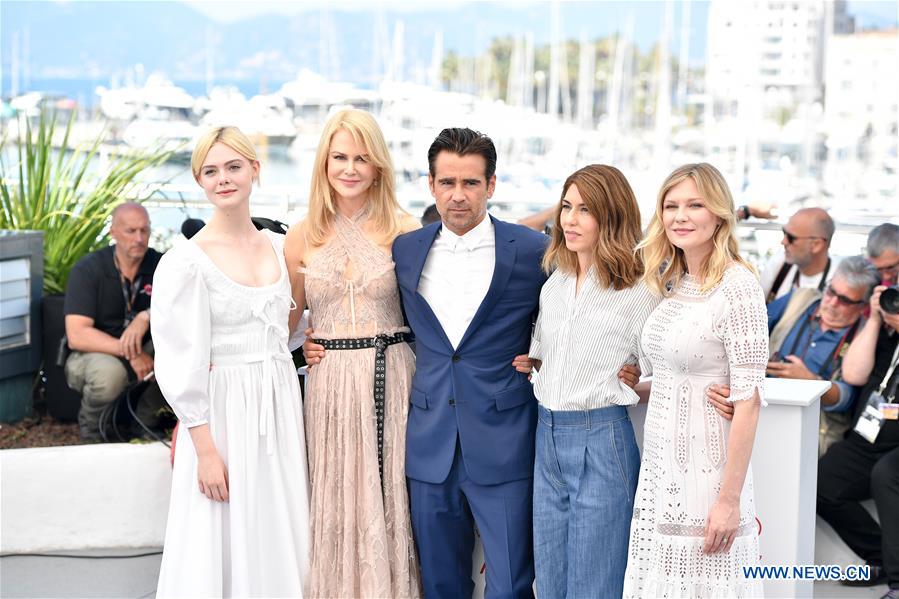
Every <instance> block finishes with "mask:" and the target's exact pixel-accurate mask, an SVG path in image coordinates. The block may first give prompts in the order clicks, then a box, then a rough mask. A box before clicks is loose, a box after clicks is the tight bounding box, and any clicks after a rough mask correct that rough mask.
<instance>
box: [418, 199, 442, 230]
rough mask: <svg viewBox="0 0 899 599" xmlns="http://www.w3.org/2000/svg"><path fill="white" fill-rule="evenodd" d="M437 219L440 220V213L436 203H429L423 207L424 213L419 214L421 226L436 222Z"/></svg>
mask: <svg viewBox="0 0 899 599" xmlns="http://www.w3.org/2000/svg"><path fill="white" fill-rule="evenodd" d="M438 220H440V213H439V212H437V204H431V205H430V206H428V207H427V208H425V211H424V213H423V214H422V215H421V225H422V226H423V227H426V226H427V225H430V224H431V223H436V222H437V221H438Z"/></svg>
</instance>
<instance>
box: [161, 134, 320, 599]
mask: <svg viewBox="0 0 899 599" xmlns="http://www.w3.org/2000/svg"><path fill="white" fill-rule="evenodd" d="M191 167H192V170H193V174H194V178H195V179H196V180H197V182H198V183H199V184H200V185H201V186H202V187H203V190H204V191H205V192H206V197H207V198H208V199H209V201H210V203H212V205H213V206H214V207H215V210H214V212H213V215H212V218H211V219H210V220H209V223H208V224H207V225H206V226H205V227H204V228H203V230H202V231H200V232H199V233H197V235H195V236H194V237H192V238H191V239H190V241H187V242H185V243H183V244H181V245H179V246H177V247H175V248H174V249H172V250H169V251H168V252H166V254H165V256H163V257H162V260H161V261H160V262H159V267H158V268H157V270H156V276H155V280H154V286H153V302H152V305H151V309H152V310H153V321H152V323H151V326H152V328H153V341H154V342H155V345H156V362H155V368H156V378H157V380H158V381H159V387H160V389H162V392H163V394H164V395H165V398H166V400H167V401H168V403H169V404H170V405H171V406H172V409H173V410H174V411H175V413H176V414H177V415H178V420H179V421H180V427H179V430H178V439H177V441H178V443H177V445H176V449H175V462H174V470H173V472H172V499H171V503H170V506H169V515H168V523H167V525H166V533H165V548H164V550H163V554H162V566H161V568H160V572H159V586H158V589H157V592H156V596H157V597H299V596H301V595H302V591H303V578H304V577H305V575H306V571H307V567H308V565H307V560H308V552H307V549H308V545H309V519H308V518H309V511H308V498H307V481H306V444H305V442H304V439H303V413H302V404H301V402H300V387H299V381H298V378H297V373H296V368H295V367H294V366H293V362H292V361H291V357H290V353H289V352H288V351H287V318H288V316H287V315H288V312H289V311H290V307H291V298H290V283H289V279H288V276H287V265H286V264H285V263H284V254H283V249H282V246H283V242H284V241H283V237H282V236H281V235H276V234H274V233H271V232H268V231H265V232H260V231H257V230H256V228H255V227H254V226H253V223H252V222H251V221H250V208H249V199H250V190H251V189H252V185H253V182H254V181H256V179H257V177H258V176H259V162H258V160H257V159H256V152H255V150H254V149H253V146H252V145H251V144H250V141H249V140H248V139H247V138H246V136H244V135H243V134H242V133H241V132H240V131H238V130H237V129H235V128H234V127H221V128H218V129H213V130H212V131H210V132H209V133H207V134H205V135H204V136H203V137H201V138H200V140H199V141H198V142H197V147H196V149H195V150H194V154H193V158H192V160H191Z"/></svg>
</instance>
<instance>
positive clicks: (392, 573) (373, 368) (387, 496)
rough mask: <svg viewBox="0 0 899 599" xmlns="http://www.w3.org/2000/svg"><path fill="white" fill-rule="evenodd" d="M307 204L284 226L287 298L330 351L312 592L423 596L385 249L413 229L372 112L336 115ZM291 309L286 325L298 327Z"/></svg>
mask: <svg viewBox="0 0 899 599" xmlns="http://www.w3.org/2000/svg"><path fill="white" fill-rule="evenodd" d="M314 168H315V170H314V173H313V177H312V189H311V193H310V198H309V214H308V216H307V217H306V218H305V219H304V220H303V221H301V222H300V223H298V224H296V225H294V226H293V227H292V228H291V229H290V231H289V232H288V234H287V241H286V246H285V254H286V256H287V262H288V265H289V268H290V271H291V276H292V281H291V282H292V284H293V292H294V299H295V300H296V302H297V304H298V305H300V306H302V305H304V303H306V304H308V306H309V320H310V325H311V327H312V328H313V329H314V333H313V335H312V337H314V341H315V343H317V344H319V345H322V346H324V348H325V351H326V352H327V356H326V357H324V358H322V359H321V361H320V362H319V363H317V362H318V358H315V359H310V364H315V366H314V367H311V369H310V371H309V377H308V381H307V387H306V400H305V417H306V423H307V426H306V436H307V440H308V450H309V475H310V482H311V489H312V490H311V502H310V518H311V524H312V540H311V543H312V544H311V550H310V551H311V563H310V574H309V578H308V583H307V585H306V591H307V596H309V597H413V596H419V595H420V594H421V590H420V582H419V573H418V560H417V556H416V551H415V545H414V542H413V539H412V528H411V520H410V515H409V499H408V494H407V492H406V477H405V449H406V444H405V439H406V415H407V411H408V406H409V392H410V386H411V380H412V373H413V370H414V364H415V359H414V356H413V354H412V351H411V349H410V348H409V346H408V345H407V343H406V341H407V339H408V334H409V329H408V328H407V327H406V326H405V325H404V319H403V313H402V309H401V307H400V300H399V292H398V290H397V283H396V276H395V274H394V270H393V261H392V259H391V256H390V248H391V246H392V244H393V240H394V239H395V238H396V236H397V235H399V234H401V233H403V232H406V231H410V230H412V229H415V228H418V226H419V225H418V222H417V221H416V220H415V219H413V218H412V217H411V216H409V215H408V214H406V213H404V212H403V211H402V210H401V209H400V207H399V205H398V203H397V201H396V196H395V192H394V174H393V166H392V163H391V160H390V155H389V153H388V150H387V145H386V143H385V142H384V138H383V135H382V133H381V130H380V128H379V127H378V125H377V123H376V122H375V120H374V118H373V117H372V116H371V115H370V114H368V113H367V112H364V111H361V110H344V111H341V112H338V113H336V114H335V115H334V116H333V117H331V119H329V121H328V123H327V124H326V125H325V130H324V132H323V133H322V138H321V142H320V144H319V147H318V153H317V154H316V159H315V167H314ZM294 320H295V319H292V322H291V326H292V327H294V326H296V322H294Z"/></svg>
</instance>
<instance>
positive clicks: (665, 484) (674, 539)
mask: <svg viewBox="0 0 899 599" xmlns="http://www.w3.org/2000/svg"><path fill="white" fill-rule="evenodd" d="M641 344H642V355H641V367H642V370H643V372H644V373H645V374H650V373H651V374H652V376H653V382H652V393H651V395H650V398H649V407H648V410H647V415H646V424H645V428H644V433H643V456H642V464H641V467H640V479H639V483H638V486H637V495H636V499H635V502H634V517H633V520H632V522H631V533H630V548H629V550H628V564H627V572H626V574H625V583H624V597H760V596H761V595H762V587H761V584H760V582H759V581H758V580H752V579H746V578H744V577H743V572H742V567H743V566H752V565H756V564H757V563H758V559H759V547H758V528H757V523H756V519H755V504H754V498H753V488H752V468H751V466H750V467H749V470H748V472H747V473H746V480H745V483H744V485H743V489H742V492H741V495H740V524H739V528H738V529H737V533H736V539H735V540H734V543H733V546H732V547H731V549H730V551H729V552H727V553H715V554H711V555H706V554H704V553H703V552H702V544H703V540H704V531H705V524H706V518H707V516H708V514H709V510H710V508H711V507H712V505H713V504H714V503H715V500H716V499H717V497H718V492H719V490H720V487H721V478H722V474H723V472H724V465H725V463H726V461H727V439H728V434H729V432H730V423H729V422H728V421H726V420H725V419H723V418H721V417H720V416H719V415H718V414H717V412H715V409H714V408H713V407H712V405H711V404H710V403H709V401H708V400H707V398H706V396H705V393H706V390H707V389H708V387H709V385H712V384H729V385H730V386H731V399H733V400H734V401H744V400H748V399H751V398H752V397H753V393H754V392H755V391H756V390H758V393H759V397H760V398H761V397H762V392H763V388H764V387H763V385H764V382H763V381H764V378H765V365H766V362H767V358H768V329H767V314H766V311H765V298H764V295H763V294H762V289H761V287H760V286H759V283H758V281H757V280H756V278H755V275H753V274H752V273H751V272H750V271H749V270H748V269H746V268H745V267H743V266H741V265H733V266H730V267H729V268H728V269H727V271H726V272H725V274H724V278H723V280H722V281H721V283H720V284H719V285H718V286H716V287H715V288H713V289H712V290H711V291H708V292H705V293H703V292H701V291H700V285H699V283H698V281H697V280H696V279H695V278H693V277H691V276H689V275H686V276H685V278H684V279H683V280H682V281H681V282H680V284H679V285H678V286H677V288H676V289H675V290H674V292H673V293H672V295H671V296H669V297H667V298H665V299H664V300H663V301H662V302H661V303H660V304H659V305H658V307H656V309H655V310H654V311H653V313H652V314H651V315H650V316H649V318H648V319H647V321H646V324H645V326H644V328H643V335H642V340H641ZM762 404H763V405H764V400H763V401H762Z"/></svg>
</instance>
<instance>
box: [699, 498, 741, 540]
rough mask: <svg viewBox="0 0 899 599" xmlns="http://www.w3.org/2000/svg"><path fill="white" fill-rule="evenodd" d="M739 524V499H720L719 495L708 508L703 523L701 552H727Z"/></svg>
mask: <svg viewBox="0 0 899 599" xmlns="http://www.w3.org/2000/svg"><path fill="white" fill-rule="evenodd" d="M739 526H740V500H739V499H737V500H736V501H733V500H728V499H722V498H721V497H720V496H719V497H718V499H717V500H716V501H715V503H714V504H713V505H712V509H711V510H709V517H708V518H707V519H706V524H705V541H704V542H703V544H702V552H703V553H727V552H728V551H730V548H731V545H733V544H734V535H735V534H736V532H737V528H738V527H739Z"/></svg>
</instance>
